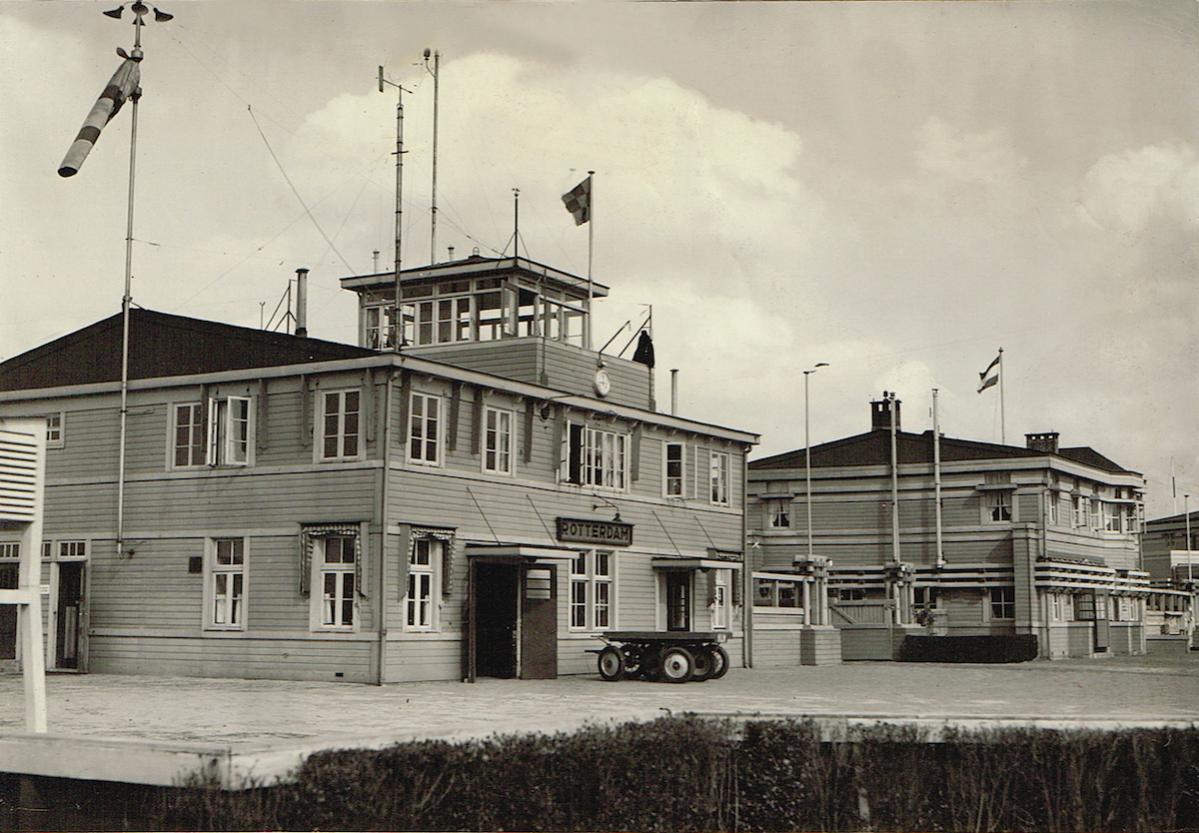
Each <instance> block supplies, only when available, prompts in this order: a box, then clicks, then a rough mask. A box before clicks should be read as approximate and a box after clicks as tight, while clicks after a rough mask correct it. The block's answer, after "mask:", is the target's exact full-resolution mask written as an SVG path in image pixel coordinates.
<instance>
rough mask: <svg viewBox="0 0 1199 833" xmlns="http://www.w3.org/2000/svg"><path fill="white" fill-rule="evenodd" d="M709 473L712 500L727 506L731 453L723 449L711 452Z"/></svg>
mask: <svg viewBox="0 0 1199 833" xmlns="http://www.w3.org/2000/svg"><path fill="white" fill-rule="evenodd" d="M708 473H709V476H708V480H709V483H710V485H711V489H710V492H709V495H710V500H711V502H712V503H715V504H718V505H720V506H727V505H728V502H729V455H728V454H727V453H725V452H723V451H711V452H709V453H708Z"/></svg>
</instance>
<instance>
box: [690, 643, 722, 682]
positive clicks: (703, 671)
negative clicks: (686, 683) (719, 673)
mask: <svg viewBox="0 0 1199 833" xmlns="http://www.w3.org/2000/svg"><path fill="white" fill-rule="evenodd" d="M691 656H692V659H694V660H695V673H694V674H693V675H692V677H691V682H693V683H702V682H703V681H704V680H707V679H709V678H710V677H711V676H712V672H713V671H715V670H716V665H715V662H716V661H715V659H714V658H713V657H712V652H711V651H709V650H708V649H707V648H702V647H701V648H697V649H696V650H694V651H692V652H691Z"/></svg>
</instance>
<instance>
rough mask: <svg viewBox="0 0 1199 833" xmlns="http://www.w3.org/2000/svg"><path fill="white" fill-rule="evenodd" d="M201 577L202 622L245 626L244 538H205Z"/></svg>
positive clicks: (221, 627) (227, 627)
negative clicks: (204, 574)
mask: <svg viewBox="0 0 1199 833" xmlns="http://www.w3.org/2000/svg"><path fill="white" fill-rule="evenodd" d="M207 556H208V558H207V561H208V564H207V566H208V576H207V578H206V579H205V591H206V597H207V598H206V603H205V607H206V608H207V611H208V613H207V615H206V617H205V620H204V626H205V627H207V628H212V629H214V630H244V629H245V626H246V611H245V598H246V541H245V539H244V538H214V539H212V540H211V541H210V542H209V546H208V552H207Z"/></svg>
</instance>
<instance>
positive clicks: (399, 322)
mask: <svg viewBox="0 0 1199 833" xmlns="http://www.w3.org/2000/svg"><path fill="white" fill-rule="evenodd" d="M384 84H387V85H388V86H391V87H395V88H396V152H395V156H396V235H395V236H396V252H395V309H394V310H393V311H392V315H391V326H392V334H391V343H392V346H393V348H394V350H395V351H396V352H397V353H398V352H400V347H401V346H402V345H403V341H404V312H403V310H404V306H403V304H404V291H403V290H402V289H401V288H400V270H401V265H402V263H403V255H402V254H401V243H402V242H403V235H404V202H403V197H404V93H406V92H412V91H411V90H407V89H405V88H404V87H402V86H401V85H399V84H397V83H396V82H394V81H389V80H387V79H386V78H384V77H383V67H382V66H380V67H379V92H384V89H383V85H384Z"/></svg>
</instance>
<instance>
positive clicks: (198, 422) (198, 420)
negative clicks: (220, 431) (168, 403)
mask: <svg viewBox="0 0 1199 833" xmlns="http://www.w3.org/2000/svg"><path fill="white" fill-rule="evenodd" d="M171 416H172V419H173V421H174V426H173V427H172V430H171V436H172V438H173V439H172V446H173V450H172V454H171V466H172V468H177V469H183V468H191V467H193V466H202V465H204V463H205V462H206V459H207V458H206V456H205V455H206V453H207V452H206V449H205V438H204V406H203V404H202V403H200V402H187V403H184V404H182V405H175V407H174V408H173V409H172V412H171Z"/></svg>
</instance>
